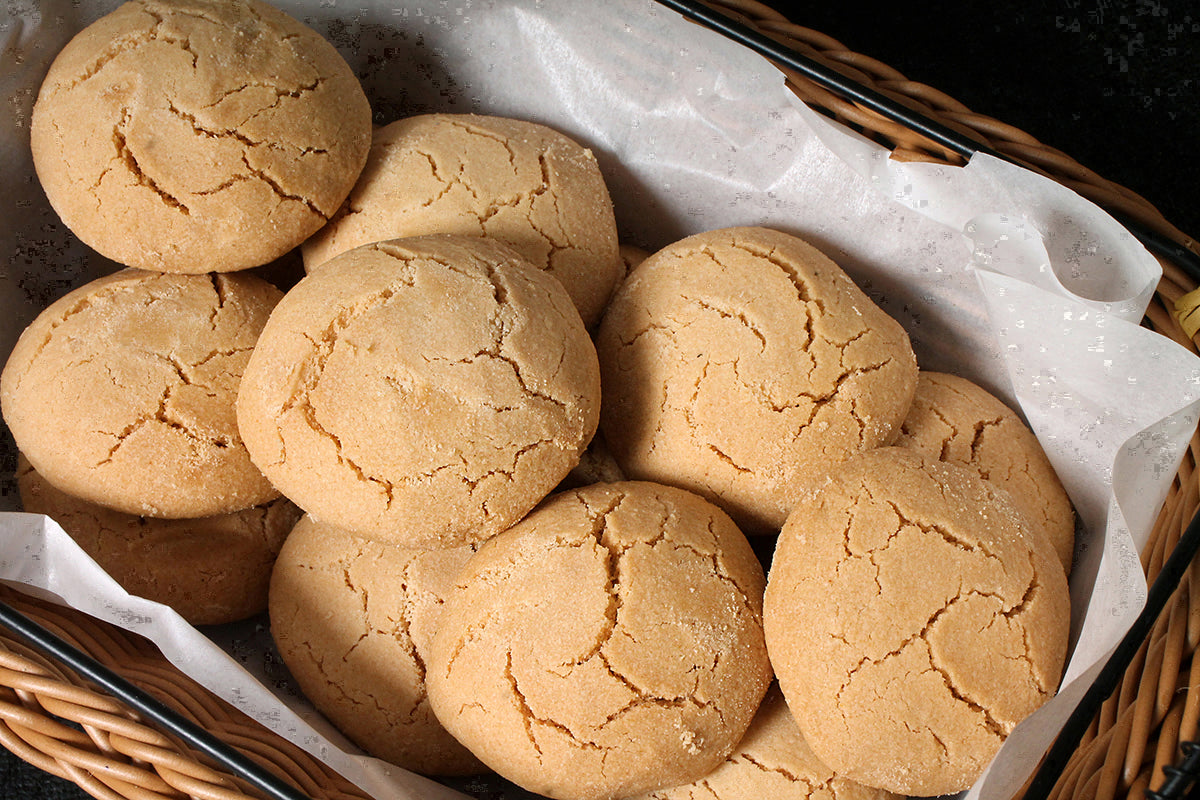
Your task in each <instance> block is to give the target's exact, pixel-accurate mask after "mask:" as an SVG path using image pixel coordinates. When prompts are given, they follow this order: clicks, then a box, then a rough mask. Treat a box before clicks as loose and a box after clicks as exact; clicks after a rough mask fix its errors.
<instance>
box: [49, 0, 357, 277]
mask: <svg viewBox="0 0 1200 800" xmlns="http://www.w3.org/2000/svg"><path fill="white" fill-rule="evenodd" d="M30 133H31V143H32V147H33V159H34V166H35V167H36V169H37V175H38V178H39V179H40V180H41V183H42V186H43V187H44V189H45V191H46V196H47V197H48V198H49V200H50V204H51V205H52V206H53V207H54V210H55V211H57V212H58V214H59V216H60V217H61V218H62V220H63V222H64V223H65V224H66V225H67V227H69V228H70V229H71V230H72V231H73V232H74V233H75V234H76V235H77V236H78V237H79V238H80V239H82V240H83V241H84V242H85V243H86V244H88V245H90V246H91V247H93V248H94V249H96V250H98V251H100V252H101V253H102V254H104V255H105V256H108V257H109V258H112V259H113V260H115V261H117V262H120V263H122V264H125V265H128V266H132V267H140V268H143V269H152V270H159V271H162V272H179V273H204V272H225V271H231V270H238V269H243V268H246V267H252V266H256V265H259V264H265V263H267V262H268V261H270V260H272V259H274V258H276V257H277V256H279V255H281V254H283V253H285V252H287V251H288V250H290V249H291V248H293V247H295V246H296V245H298V244H300V242H301V241H303V240H304V239H305V238H306V237H307V236H309V235H310V234H311V233H313V231H315V230H317V229H318V228H319V227H321V226H322V225H323V224H324V223H325V222H326V220H327V219H328V218H329V217H330V216H332V215H333V214H334V212H336V211H337V209H338V207H339V206H340V205H341V203H342V200H343V199H344V198H345V197H346V195H347V194H348V193H349V191H350V188H351V187H352V186H353V185H354V181H355V180H356V179H357V177H358V174H359V172H360V171H361V170H362V167H363V164H364V163H365V161H366V157H367V151H368V149H369V147H370V143H371V110H370V106H369V105H368V103H367V99H366V96H365V95H364V94H363V91H362V88H361V87H360V86H359V83H358V80H357V78H355V76H354V74H353V72H351V70H350V68H349V66H348V65H347V64H346V62H345V61H344V60H343V59H342V57H341V56H340V55H339V54H338V52H337V51H336V50H335V49H334V48H333V46H332V45H331V44H329V43H328V42H326V41H325V40H324V39H322V38H321V36H320V35H319V34H317V33H316V32H315V31H313V30H312V29H310V28H308V27H307V26H305V25H303V24H301V23H300V22H299V21H297V20H295V19H293V18H292V17H289V16H288V15H286V14H284V13H283V12H281V11H279V10H277V9H275V8H273V7H272V6H270V5H267V4H266V3H262V2H259V1H258V0H132V2H128V3H125V4H124V5H121V6H120V7H118V8H117V9H116V10H115V11H113V12H112V13H111V14H108V15H107V16H105V17H102V18H100V19H99V20H97V21H96V22H95V23H93V24H92V25H90V26H88V27H87V28H85V29H84V30H83V31H81V32H80V33H79V34H77V35H76V36H75V38H73V39H72V40H71V41H70V42H69V43H68V44H67V46H66V47H64V48H63V50H62V51H61V52H60V53H59V55H58V56H57V58H56V59H55V60H54V63H53V64H52V65H51V67H50V71H49V73H48V74H47V76H46V79H45V81H44V82H43V84H42V87H41V90H40V92H39V93H38V98H37V101H36V103H35V105H34V109H33V117H32V123H31V132H30Z"/></svg>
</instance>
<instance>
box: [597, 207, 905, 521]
mask: <svg viewBox="0 0 1200 800" xmlns="http://www.w3.org/2000/svg"><path fill="white" fill-rule="evenodd" d="M596 347H597V351H598V352H599V357H600V367H601V372H602V376H603V382H604V407H603V409H602V417H601V423H600V424H601V427H602V428H603V430H604V433H605V436H606V438H607V440H608V444H609V447H610V449H611V450H612V452H613V455H614V456H615V457H616V459H617V462H618V463H619V464H620V465H621V468H622V469H623V470H624V471H625V474H626V475H628V476H629V477H631V478H638V479H645V480H654V481H659V482H661V483H668V484H672V485H675V486H681V487H683V488H686V489H690V490H692V491H696V492H699V493H700V494H703V495H704V496H706V497H708V498H709V499H711V500H713V501H714V502H716V503H717V504H718V505H720V506H721V507H722V508H724V509H725V511H726V512H728V513H729V514H730V515H731V516H733V518H734V519H735V520H736V521H737V522H738V524H739V525H741V526H742V527H743V529H744V530H746V532H747V533H758V532H764V531H774V530H778V528H779V526H780V525H782V524H783V521H784V518H785V517H786V516H787V512H788V510H789V509H790V508H791V506H792V503H793V502H794V495H795V494H796V491H797V489H798V487H799V486H800V485H801V484H802V483H803V482H804V481H806V480H808V479H810V478H813V477H815V476H817V475H820V474H821V473H822V472H823V471H824V470H825V469H827V468H828V466H829V465H830V464H832V463H836V462H838V461H842V460H844V459H846V458H848V457H849V456H851V455H853V454H854V453H856V452H859V451H861V450H865V449H869V448H872V447H877V446H880V445H883V444H887V443H889V442H890V441H891V440H892V439H893V438H894V437H895V435H896V434H897V433H898V432H899V428H900V423H901V421H902V420H903V419H904V415H905V414H906V413H907V412H908V408H909V405H910V403H911V402H912V397H913V391H914V389H915V387H916V382H917V362H916V357H915V356H914V355H913V351H912V347H911V345H910V344H909V340H908V335H907V334H906V333H905V331H904V329H903V328H901V327H900V325H899V323H897V322H896V321H895V320H893V319H892V318H891V317H889V316H888V315H887V314H885V313H884V312H883V311H882V310H881V309H880V308H879V307H878V306H876V305H875V304H874V303H872V302H871V300H870V299H869V298H867V296H866V295H865V294H863V292H862V291H861V290H860V289H859V288H858V287H857V286H855V285H854V283H853V282H852V281H851V280H850V278H849V277H848V276H847V275H846V274H845V272H843V271H842V270H841V269H840V268H839V267H838V266H837V265H836V264H834V263H833V262H832V261H830V260H829V259H828V258H826V257H825V256H824V255H823V254H821V253H820V252H819V251H817V250H816V249H815V248H814V247H812V246H811V245H809V244H808V243H806V242H804V241H802V240H800V239H797V238H796V237H794V236H789V235H787V234H784V233H780V232H778V231H773V230H768V229H765V228H730V229H724V230H717V231H711V232H708V233H701V234H697V235H695V236H691V237H688V238H686V239H683V240H682V241H679V242H677V243H675V244H672V245H670V246H668V247H666V248H664V249H663V250H660V251H659V252H657V253H655V254H653V255H652V256H650V257H649V258H647V259H646V260H645V261H644V262H642V263H641V264H640V265H639V266H638V267H637V268H636V269H634V270H633V271H632V272H631V273H630V275H629V278H628V279H626V281H625V282H624V283H623V284H622V286H621V288H620V289H619V290H618V292H617V294H616V296H615V297H614V299H613V301H612V303H611V305H610V306H609V308H608V310H607V311H606V312H605V315H604V319H603V321H602V322H601V325H600V330H599V334H598V336H597V340H596Z"/></svg>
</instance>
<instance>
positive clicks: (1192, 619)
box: [1187, 561, 1200, 654]
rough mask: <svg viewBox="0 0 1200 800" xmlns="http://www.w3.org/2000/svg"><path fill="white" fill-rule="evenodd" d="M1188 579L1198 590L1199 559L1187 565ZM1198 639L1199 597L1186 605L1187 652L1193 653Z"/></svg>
mask: <svg viewBox="0 0 1200 800" xmlns="http://www.w3.org/2000/svg"><path fill="white" fill-rule="evenodd" d="M1188 580H1189V581H1190V582H1191V585H1192V587H1193V592H1196V591H1198V590H1197V589H1196V588H1195V587H1200V561H1197V562H1195V563H1192V564H1191V565H1190V566H1189V567H1188ZM1198 640H1200V599H1197V598H1193V599H1192V602H1191V603H1190V604H1189V605H1188V618H1187V648H1188V653H1189V654H1193V653H1195V652H1196V648H1197V647H1198V646H1200V644H1198Z"/></svg>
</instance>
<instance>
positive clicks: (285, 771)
mask: <svg viewBox="0 0 1200 800" xmlns="http://www.w3.org/2000/svg"><path fill="white" fill-rule="evenodd" d="M224 738H225V739H226V740H227V741H228V742H229V743H230V744H232V745H234V746H235V747H237V748H238V749H239V750H241V751H242V752H244V753H246V754H247V755H248V756H250V757H252V758H260V759H263V760H264V761H267V760H268V759H269V762H270V764H271V765H272V767H274V768H276V769H278V771H279V774H280V777H283V778H286V779H287V780H289V781H290V782H292V783H294V784H295V785H296V787H297V788H298V789H300V790H301V791H302V792H306V793H309V794H311V793H312V792H315V791H317V790H318V787H317V785H316V784H315V783H314V782H313V780H312V778H311V777H310V775H309V773H308V770H309V769H311V768H312V759H311V757H306V756H307V754H305V753H304V752H303V751H301V750H299V749H298V748H297V749H296V750H294V751H291V752H285V751H282V750H280V749H279V748H278V747H276V746H275V745H274V744H272V743H271V742H268V741H265V740H263V738H262V737H256V736H246V735H244V734H243V733H242V732H240V731H236V730H229V731H226V732H225V737H224Z"/></svg>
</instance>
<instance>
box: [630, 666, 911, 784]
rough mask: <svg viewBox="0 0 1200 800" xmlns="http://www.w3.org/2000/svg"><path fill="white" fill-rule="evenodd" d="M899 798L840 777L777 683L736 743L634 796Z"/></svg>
mask: <svg viewBox="0 0 1200 800" xmlns="http://www.w3.org/2000/svg"><path fill="white" fill-rule="evenodd" d="M768 798H769V800H901V798H900V797H899V796H897V795H894V794H892V793H891V792H885V791H884V790H882V789H873V788H870V787H867V786H863V785H862V784H859V783H855V782H854V781H852V780H848V779H846V778H843V777H842V776H841V775H838V774H837V773H835V772H834V771H833V770H831V769H830V768H829V767H827V766H825V765H824V764H822V763H821V762H820V761H818V760H817V757H816V756H815V755H813V752H812V750H811V749H810V748H809V746H808V743H807V742H805V741H804V736H803V735H801V733H800V729H799V728H797V727H796V722H795V720H793V719H792V712H791V711H789V710H788V707H787V703H785V702H784V700H783V695H782V694H780V693H779V689H778V687H772V688H771V690H770V691H768V692H767V696H766V698H764V699H763V703H762V706H760V707H759V709H758V713H757V714H755V716H754V721H753V722H752V723H750V729H749V730H747V731H746V735H745V736H743V737H742V741H741V742H740V743H739V744H738V746H737V748H736V749H735V750H734V751H733V753H731V754H730V756H729V758H727V759H725V761H724V762H722V763H721V765H720V766H719V767H717V768H716V769H714V770H713V771H712V772H710V773H708V775H706V776H704V777H703V778H701V779H700V780H698V781H694V782H692V783H689V784H685V785H683V786H676V787H673V788H670V789H663V790H661V791H657V792H652V793H651V794H648V795H642V796H641V797H640V798H636V800H768Z"/></svg>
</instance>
